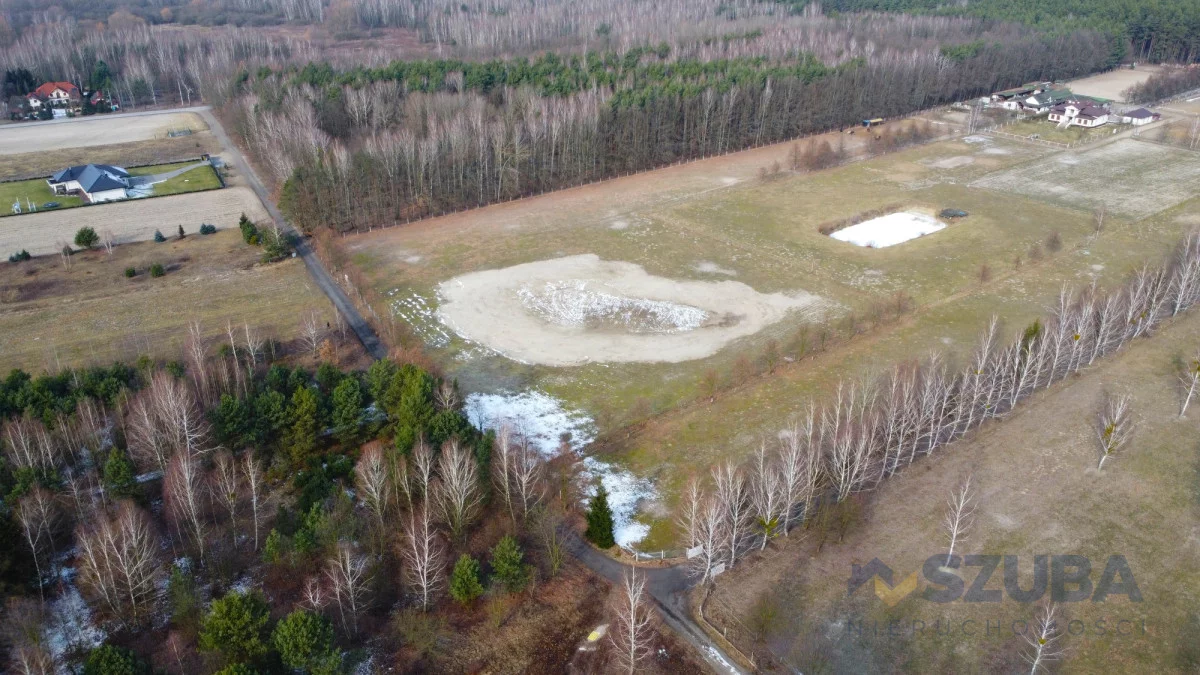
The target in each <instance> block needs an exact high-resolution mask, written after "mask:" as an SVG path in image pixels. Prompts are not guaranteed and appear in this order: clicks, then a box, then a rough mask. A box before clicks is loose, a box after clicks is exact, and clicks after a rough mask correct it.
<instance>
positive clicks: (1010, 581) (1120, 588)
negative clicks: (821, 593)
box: [846, 553, 1142, 607]
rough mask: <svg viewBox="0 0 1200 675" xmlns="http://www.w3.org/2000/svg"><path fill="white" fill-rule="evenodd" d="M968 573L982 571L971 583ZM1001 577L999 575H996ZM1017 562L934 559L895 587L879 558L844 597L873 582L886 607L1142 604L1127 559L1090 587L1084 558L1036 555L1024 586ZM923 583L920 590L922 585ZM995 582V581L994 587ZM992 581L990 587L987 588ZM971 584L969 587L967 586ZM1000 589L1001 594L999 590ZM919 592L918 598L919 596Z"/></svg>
mask: <svg viewBox="0 0 1200 675" xmlns="http://www.w3.org/2000/svg"><path fill="white" fill-rule="evenodd" d="M967 568H978V570H979V571H978V573H977V574H975V575H974V577H973V578H971V577H970V576H969V575H967V574H965V573H964V571H965V570H966V569H967ZM999 569H1003V571H1002V572H1001V573H999V574H997V570H999ZM1019 570H1020V565H1019V560H1018V557H1017V556H1015V555H1003V556H1002V555H965V556H958V555H951V556H947V555H946V554H944V553H939V554H937V555H932V556H930V557H929V558H927V559H926V560H925V563H924V564H923V565H922V566H921V570H920V574H919V575H918V573H917V572H913V573H911V574H909V575H908V576H906V577H904V579H903V580H902V581H899V582H897V581H896V575H895V573H894V572H893V571H892V568H891V567H888V566H887V565H886V564H884V563H883V561H881V560H880V559H879V558H872V559H871V562H869V563H867V564H866V565H858V564H855V565H853V566H852V568H851V571H850V581H849V583H848V584H847V586H846V594H847V595H853V594H854V592H855V591H857V590H858V589H859V587H861V586H862V585H863V584H865V583H867V582H868V581H873V583H872V586H873V587H874V589H875V595H876V597H878V598H879V599H880V600H882V601H883V602H884V603H885V604H887V606H888V607H895V606H896V605H897V604H899V603H900V602H901V601H902V600H904V599H905V598H907V597H909V596H910V595H913V594H914V593H916V594H917V596H918V597H920V598H922V599H923V600H928V601H930V602H935V603H947V602H954V601H956V600H962V601H963V602H984V603H985V602H1002V601H1003V600H1004V599H1005V597H1007V598H1008V599H1009V600H1014V601H1017V602H1036V601H1037V600H1039V599H1040V598H1042V596H1044V595H1045V594H1046V592H1047V591H1049V592H1050V599H1051V600H1053V601H1054V602H1083V601H1087V600H1090V601H1092V602H1105V601H1106V600H1108V599H1109V598H1111V597H1112V596H1115V595H1124V596H1125V597H1126V598H1128V599H1129V601H1130V602H1141V601H1142V592H1141V590H1140V589H1139V588H1138V585H1137V581H1136V580H1134V578H1133V570H1131V569H1130V568H1129V563H1128V562H1127V561H1126V560H1125V556H1122V555H1113V556H1109V557H1108V560H1107V561H1106V562H1105V565H1104V571H1103V572H1102V573H1101V574H1100V579H1099V581H1097V582H1095V583H1093V582H1092V563H1091V560H1090V559H1088V558H1087V557H1085V556H1081V555H1053V556H1051V555H1035V556H1033V567H1032V570H1028V569H1027V570H1026V574H1029V572H1032V576H1031V578H1029V580H1028V581H1025V582H1024V584H1025V585H1026V587H1025V588H1022V581H1021V578H1020V576H1019ZM918 576H919V577H920V578H922V579H924V581H925V586H924V588H921V589H919V587H920V585H921V584H920V579H919V578H918ZM993 579H995V581H992V580H993ZM989 581H991V582H992V583H991V584H990V585H989ZM968 584H969V585H968ZM997 586H1000V588H997ZM918 591H919V592H918Z"/></svg>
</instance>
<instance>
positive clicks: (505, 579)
mask: <svg viewBox="0 0 1200 675" xmlns="http://www.w3.org/2000/svg"><path fill="white" fill-rule="evenodd" d="M491 553H492V583H497V584H501V585H503V586H504V587H505V588H506V589H507V590H508V591H509V592H510V593H518V592H520V590H521V589H522V588H525V583H526V582H527V581H529V570H528V569H527V568H526V567H525V565H524V563H523V560H524V558H525V553H524V552H523V551H522V550H521V547H520V545H518V544H517V540H516V539H513V538H512V537H511V536H505V537H504V538H503V539H501V540H500V541H499V542H498V543H497V544H496V545H495V546H493V547H492V550H491ZM455 567H457V565H456V566H455Z"/></svg>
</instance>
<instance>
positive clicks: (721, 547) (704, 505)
mask: <svg viewBox="0 0 1200 675" xmlns="http://www.w3.org/2000/svg"><path fill="white" fill-rule="evenodd" d="M694 536H695V541H694V546H693V549H699V550H697V551H696V553H695V555H693V556H691V558H690V563H689V564H688V574H689V575H691V576H693V577H698V578H699V579H700V583H706V582H708V580H709V579H711V578H712V575H713V571H714V568H715V567H716V566H717V565H719V564H721V562H722V561H723V560H725V558H726V555H725V546H726V544H727V543H728V541H729V536H728V535H727V534H726V519H725V510H724V509H723V508H722V507H721V503H720V500H718V499H717V498H716V497H715V496H712V495H709V496H707V497H705V499H704V500H703V501H702V502H701V503H700V507H699V509H698V510H697V518H696V520H695V535H694Z"/></svg>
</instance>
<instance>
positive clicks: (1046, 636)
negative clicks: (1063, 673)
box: [1021, 602, 1064, 675]
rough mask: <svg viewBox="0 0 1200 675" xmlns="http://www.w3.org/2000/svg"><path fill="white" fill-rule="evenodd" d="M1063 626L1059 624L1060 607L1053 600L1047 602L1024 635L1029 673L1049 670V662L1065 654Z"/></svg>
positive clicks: (1023, 654) (1024, 656)
mask: <svg viewBox="0 0 1200 675" xmlns="http://www.w3.org/2000/svg"><path fill="white" fill-rule="evenodd" d="M1062 636H1063V631H1062V627H1061V626H1059V625H1058V607H1057V605H1055V604H1054V603H1053V602H1047V603H1046V604H1045V605H1043V606H1042V607H1041V608H1040V609H1039V610H1038V613H1037V615H1036V616H1035V617H1034V619H1033V621H1032V622H1031V623H1030V624H1029V626H1028V630H1027V631H1026V632H1025V634H1024V635H1023V637H1024V638H1025V642H1026V644H1027V645H1028V648H1027V649H1026V650H1025V652H1024V653H1022V654H1021V656H1022V658H1024V659H1025V661H1026V662H1027V663H1029V666H1030V668H1029V675H1037V673H1038V671H1041V670H1048V669H1049V664H1050V663H1052V662H1054V661H1057V660H1059V659H1061V658H1062V656H1063V653H1064V652H1063V648H1062V645H1061V644H1059V641H1060V640H1061V639H1062Z"/></svg>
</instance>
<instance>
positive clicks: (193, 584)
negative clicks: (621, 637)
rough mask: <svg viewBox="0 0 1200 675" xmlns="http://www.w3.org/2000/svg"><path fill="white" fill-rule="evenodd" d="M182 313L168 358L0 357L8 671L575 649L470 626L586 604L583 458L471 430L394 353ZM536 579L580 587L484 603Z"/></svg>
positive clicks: (524, 628)
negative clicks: (572, 559)
mask: <svg viewBox="0 0 1200 675" xmlns="http://www.w3.org/2000/svg"><path fill="white" fill-rule="evenodd" d="M243 332H244V333H245V339H243V338H242V333H243ZM198 335H199V332H198V331H196V332H194V333H193V336H192V337H191V338H190V339H189V341H188V343H187V345H186V347H185V349H184V352H185V357H184V358H183V359H182V360H180V361H172V362H169V363H154V362H151V361H149V360H142V361H141V362H139V363H138V364H136V365H124V364H117V365H114V366H111V367H95V368H88V369H80V370H70V371H65V372H62V373H58V374H46V375H41V376H31V375H29V374H28V373H25V372H23V371H20V370H14V371H12V372H11V373H10V374H9V375H8V376H7V377H6V378H4V379H3V380H0V589H3V592H4V593H5V595H6V596H7V599H6V602H5V607H4V612H5V616H6V625H5V626H4V627H3V628H0V663H4V664H6V666H7V667H8V668H9V672H21V673H30V674H38V675H42V674H45V675H49V674H50V673H55V672H80V668H81V667H82V672H84V673H99V674H107V675H111V674H115V673H144V672H150V668H152V669H153V672H175V673H202V672H217V671H219V672H221V673H224V674H226V675H230V674H233V673H240V674H245V673H293V672H307V673H322V674H334V673H342V672H349V671H352V670H353V669H354V668H355V667H358V666H361V665H362V664H364V663H366V664H368V665H366V668H367V670H371V671H374V672H379V671H382V670H385V669H392V668H394V669H395V670H396V672H439V671H440V672H448V671H457V672H463V671H466V670H469V669H470V667H468V666H467V663H471V662H474V660H476V659H478V660H481V661H482V662H484V663H492V664H498V663H507V664H508V665H509V666H511V667H518V666H516V665H515V664H519V663H523V662H527V664H531V663H533V662H534V661H535V660H538V659H542V660H545V659H550V661H547V663H549V662H553V659H560V658H563V659H565V658H568V657H569V656H570V653H571V651H573V650H572V649H571V647H570V645H569V644H559V645H557V646H556V647H550V648H543V646H542V645H541V643H540V642H539V643H537V644H524V645H522V646H521V648H520V649H517V650H516V651H515V653H511V654H500V653H497V654H490V653H489V652H488V651H487V650H488V649H490V648H492V646H493V645H490V644H489V643H488V641H487V640H486V639H485V640H480V639H479V637H478V634H479V633H480V632H482V633H486V634H489V635H500V636H503V637H502V639H498V640H497V641H496V645H494V646H495V647H496V648H497V649H502V648H505V649H506V648H511V647H513V646H514V645H521V641H522V640H530V639H533V640H541V639H543V637H545V636H548V635H558V634H560V632H563V631H565V632H566V633H568V634H572V633H573V634H576V635H577V634H579V632H580V631H583V632H584V633H586V630H588V629H590V626H591V625H594V623H590V622H595V621H599V620H601V618H602V616H603V611H604V610H603V608H602V605H603V603H597V602H596V600H597V599H599V598H602V597H603V592H604V590H603V586H599V585H597V584H596V582H595V581H594V578H592V577H590V575H589V574H588V573H586V572H584V571H582V570H581V569H577V568H574V567H570V565H569V563H568V561H567V559H566V554H565V551H564V548H563V546H564V537H565V536H566V531H567V528H566V524H565V523H566V521H565V520H564V519H566V518H570V517H572V516H571V515H570V514H571V513H572V512H573V511H575V510H576V509H577V508H578V505H579V503H580V500H581V499H582V495H583V492H582V490H583V489H584V481H583V480H582V477H583V476H584V475H585V474H584V473H583V467H582V465H581V464H580V462H579V459H578V457H577V456H575V454H574V453H573V452H572V451H570V450H569V449H568V448H565V447H564V448H563V449H561V450H560V452H559V454H558V455H557V456H554V457H546V456H545V455H543V454H542V451H539V450H538V449H536V448H534V447H532V446H531V445H530V444H529V443H528V442H527V441H526V440H525V439H523V438H522V437H520V436H519V435H517V434H516V433H514V432H512V431H510V430H509V429H508V428H506V427H504V426H501V427H500V428H499V431H498V432H493V431H489V432H487V433H483V432H482V431H480V430H479V429H477V428H475V427H473V426H472V425H471V423H470V422H469V421H468V420H467V418H466V416H465V415H464V413H463V401H462V398H461V397H460V395H459V393H458V390H457V387H456V386H455V384H454V383H453V382H449V381H445V380H443V379H441V378H439V377H438V376H436V375H435V374H433V373H431V372H429V371H428V370H425V369H423V368H422V367H419V366H417V365H414V364H412V363H400V362H394V361H389V360H381V361H376V362H375V363H373V364H372V365H371V366H370V367H369V368H368V369H366V370H365V371H343V370H341V369H339V368H338V367H335V366H334V365H332V364H331V363H329V362H328V361H319V365H317V366H316V367H315V368H312V367H311V366H309V367H304V366H302V365H295V364H296V363H297V362H303V363H314V362H316V361H313V360H312V357H310V356H308V355H307V354H290V355H288V357H287V358H288V362H285V361H273V360H272V358H273V354H275V353H276V350H272V349H268V348H266V345H265V344H264V342H263V341H261V340H258V339H256V338H254V337H253V335H254V331H253V329H250V328H248V327H247V328H246V329H245V330H244V331H241V330H239V331H233V330H231V331H230V337H229V340H228V341H224V340H221V341H219V342H216V341H203V340H200V339H199V338H198V337H196V336H198ZM318 353H320V354H324V353H325V351H324V350H323V349H322V350H318ZM289 362H290V363H289ZM597 499H599V497H598V498H597ZM597 513H601V514H602V515H603V518H600V519H599V520H597V518H593V520H597V522H598V523H599V525H600V526H601V529H603V528H604V527H605V526H606V527H607V530H606V533H607V537H608V538H609V540H610V541H609V545H611V537H612V517H611V512H609V511H607V507H605V510H604V511H602V512H597ZM574 518H575V519H576V520H579V519H580V518H579V516H578V515H575V516H574ZM568 567H570V569H571V570H574V571H569V572H565V573H564V570H566V569H567V568H568ZM581 584H582V585H581ZM543 589H545V592H550V593H566V594H568V595H570V594H578V595H579V598H580V600H581V601H582V600H585V599H587V598H590V599H591V600H590V602H591V605H592V607H591V608H590V609H587V610H586V611H583V610H581V609H579V608H578V607H576V606H574V605H572V604H571V603H562V604H561V606H560V607H557V608H554V609H550V610H544V609H537V611H532V610H531V611H530V612H529V613H528V616H524V615H523V616H522V617H517V616H513V617H512V618H511V620H508V622H509V623H510V627H509V629H507V630H508V631H516V634H515V635H514V634H511V633H506V632H505V631H497V627H496V626H495V625H493V624H492V623H490V622H491V619H490V618H488V617H491V616H493V615H494V614H495V613H496V612H500V616H504V617H508V616H509V615H510V614H515V613H517V612H518V611H520V610H521V608H522V607H524V606H525V605H526V604H529V603H532V606H533V607H534V608H537V607H541V605H542V600H541V599H539V595H538V594H539V593H540V592H543ZM566 589H570V590H566ZM449 619H452V620H453V628H451V627H450V625H449V624H448V623H447V621H448V620H449ZM530 621H534V622H551V623H553V622H559V625H557V626H551V627H548V628H547V627H542V626H541V624H540V623H538V624H536V626H537V627H536V628H534V627H531V625H530V623H529V622H530ZM581 621H584V622H589V623H588V625H587V626H584V625H579V624H578V622H581ZM522 659H524V660H526V661H522ZM372 663H373V664H374V665H370V664H372ZM560 665H561V662H560ZM518 669H521V668H519V667H518Z"/></svg>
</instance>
